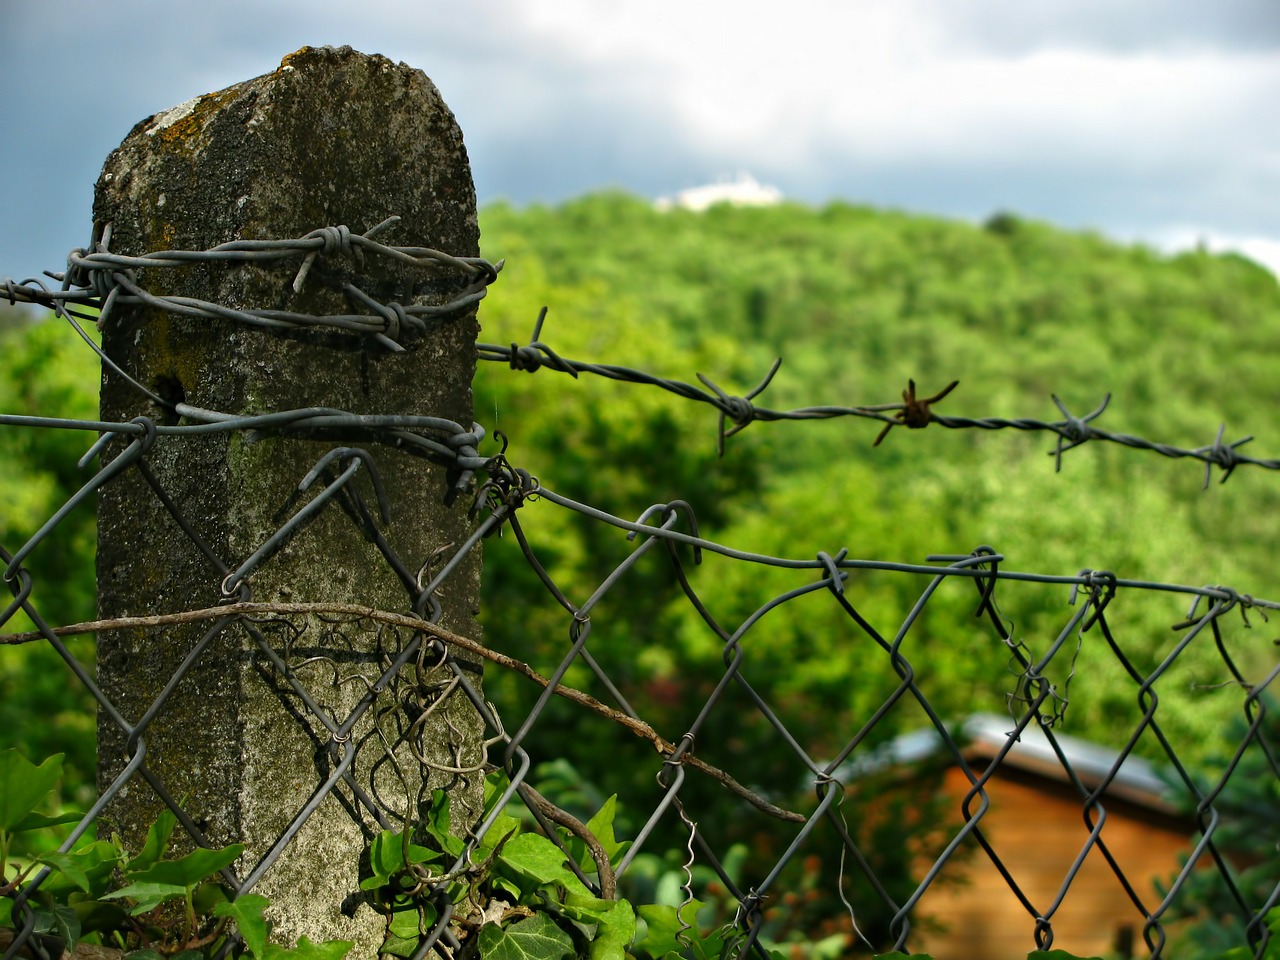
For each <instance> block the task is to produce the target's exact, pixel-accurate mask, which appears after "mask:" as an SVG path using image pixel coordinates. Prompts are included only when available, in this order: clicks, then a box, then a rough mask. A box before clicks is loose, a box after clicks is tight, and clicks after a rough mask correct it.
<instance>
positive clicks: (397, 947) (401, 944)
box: [381, 897, 439, 957]
mask: <svg viewBox="0 0 1280 960" xmlns="http://www.w3.org/2000/svg"><path fill="white" fill-rule="evenodd" d="M438 918H439V912H438V911H437V910H436V908H435V906H434V905H432V904H430V903H427V904H422V905H421V908H419V904H418V903H416V902H415V901H413V900H411V899H409V898H408V897H401V898H400V899H399V900H398V901H397V903H396V905H395V906H393V907H392V910H391V919H390V921H389V922H388V923H387V938H386V940H385V941H384V942H383V944H382V948H381V952H382V953H390V954H393V955H395V956H397V957H412V956H413V955H414V954H415V953H416V952H417V950H418V944H420V943H421V942H422V938H423V937H424V936H426V934H428V933H429V932H430V931H431V928H432V927H433V926H435V923H436V920H437V919H438Z"/></svg>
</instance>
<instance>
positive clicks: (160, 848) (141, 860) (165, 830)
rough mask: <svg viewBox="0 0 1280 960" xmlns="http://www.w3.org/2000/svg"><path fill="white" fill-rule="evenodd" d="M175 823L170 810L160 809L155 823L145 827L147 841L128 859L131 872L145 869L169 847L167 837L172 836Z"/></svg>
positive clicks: (176, 822)
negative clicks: (134, 855)
mask: <svg viewBox="0 0 1280 960" xmlns="http://www.w3.org/2000/svg"><path fill="white" fill-rule="evenodd" d="M177 824H178V818H177V817H176V816H174V813H173V811H172V810H168V809H166V810H164V811H162V812H161V813H160V816H158V817H156V820H155V823H153V824H151V826H150V827H149V828H148V829H147V842H146V843H144V844H143V845H142V850H141V851H139V852H138V855H137V856H136V857H133V858H132V859H131V860H130V861H129V870H130V871H133V872H137V871H140V870H146V869H147V868H148V867H150V866H151V865H152V864H154V863H155V862H156V861H158V860H159V859H160V858H161V857H163V856H164V855H165V851H167V850H168V849H169V838H170V837H171V836H173V828H174V827H176V826H177Z"/></svg>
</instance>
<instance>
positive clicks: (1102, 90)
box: [0, 0, 1280, 279]
mask: <svg viewBox="0 0 1280 960" xmlns="http://www.w3.org/2000/svg"><path fill="white" fill-rule="evenodd" d="M0 36H2V37H3V38H4V40H5V43H4V49H3V52H0V131H3V133H2V134H0V277H3V276H12V277H14V278H15V279H22V278H23V277H25V276H28V275H30V274H33V273H37V272H39V271H40V270H42V269H48V268H52V269H61V266H62V264H63V262H64V261H65V256H66V252H67V250H69V249H70V248H71V247H75V246H81V245H83V244H85V243H87V242H88V239H89V230H90V204H91V198H92V189H93V182H94V180H95V179H96V177H97V174H98V171H99V169H100V167H101V164H102V161H103V160H104V159H105V157H106V155H107V153H108V152H109V151H110V150H111V149H112V148H114V147H115V146H116V145H117V144H118V143H119V142H120V140H121V139H123V137H124V136H125V134H127V133H128V131H129V129H130V128H131V127H132V126H133V124H134V123H136V122H137V121H138V120H141V119H143V118H144V117H147V116H149V115H151V114H153V113H156V112H158V111H160V110H163V109H165V108H168V107H170V106H174V105H176V104H178V103H181V102H182V101H184V100H188V99H190V98H192V97H195V96H199V95H200V94H203V93H208V92H210V91H213V90H216V89H220V88H222V87H225V86H228V85H230V84H232V83H236V82H238V81H240V80H244V79H247V78H249V77H252V76H256V75H259V74H262V73H266V72H269V71H270V70H272V69H274V67H275V66H276V65H277V64H278V62H279V60H280V58H281V57H282V56H283V55H285V54H287V53H289V52H291V51H293V50H295V49H297V48H298V47H300V46H303V45H305V44H311V45H321V44H335V45H337V44H350V45H351V46H354V47H356V48H357V49H359V50H363V51H365V52H368V53H382V54H385V55H386V56H389V57H391V58H393V59H395V60H403V61H404V62H406V63H409V64H411V65H412V66H415V67H420V68H421V69H422V70H424V71H425V72H426V73H427V74H428V75H429V76H430V77H431V78H432V79H433V80H434V81H435V82H436V84H437V86H438V87H439V88H440V90H441V92H442V93H443V95H444V98H445V100H446V102H448V104H449V105H450V106H451V107H452V108H453V110H454V112H455V113H456V114H457V116H458V119H459V121H460V123H461V125H462V129H463V132H464V136H465V138H466V141H467V147H468V151H469V153H470V156H471V162H472V166H473V169H474V172H475V178H476V186H477V190H478V192H479V195H480V199H481V202H484V201H486V200H493V199H496V198H499V197H505V198H508V199H510V200H513V201H515V202H517V203H527V202H531V201H537V200H541V201H556V200H560V199H563V198H566V197H570V196H574V195H577V194H580V193H583V192H586V191H589V190H594V189H600V188H604V187H622V188H625V189H627V190H630V191H633V192H635V193H638V194H641V195H644V196H649V197H658V196H662V195H670V194H674V193H676V192H677V191H679V190H681V189H683V188H686V187H691V186H695V185H698V184H702V183H707V182H713V181H716V180H718V179H727V178H732V177H734V176H736V175H737V174H739V173H741V172H747V173H750V174H752V175H753V176H755V177H756V178H757V179H758V180H760V181H761V182H764V183H767V184H771V185H774V186H777V187H778V188H780V189H781V190H782V191H783V192H784V193H785V194H786V195H788V196H790V197H794V198H796V199H800V200H803V201H806V202H811V203H815V204H816V203H822V202H824V201H826V200H829V199H833V198H840V199H845V200H851V201H855V202H863V203H871V204H875V205H879V206H892V207H899V208H905V209H909V210H917V211H923V212H929V213H936V214H944V215H948V216H955V217H963V218H968V219H973V220H980V219H983V218H985V217H987V216H989V215H990V214H991V213H993V212H995V211H997V210H1009V211H1013V212H1016V213H1019V214H1023V215H1027V216H1031V217H1036V218H1040V219H1045V220H1049V221H1052V222H1055V223H1058V224H1061V225H1063V226H1066V227H1071V228H1092V229H1098V230H1101V231H1103V232H1104V233H1107V234H1109V235H1111V236H1114V237H1117V238H1121V239H1140V240H1143V241H1145V242H1148V243H1151V244H1153V245H1156V246H1160V247H1169V246H1171V245H1182V246H1187V245H1191V244H1193V243H1195V242H1196V240H1197V239H1204V240H1206V241H1207V242H1208V243H1209V244H1210V245H1211V246H1214V247H1230V248H1234V249H1240V250H1243V251H1245V252H1246V253H1249V254H1250V255H1252V256H1254V257H1255V259H1259V260H1262V261H1267V262H1269V264H1270V265H1271V266H1272V267H1273V269H1280V122H1278V121H1280V117H1278V113H1280V0H843V2H839V0H789V2H787V3H785V4H781V3H769V4H765V3H761V2H757V0H733V2H726V0H705V2H700V0H643V2H638V0H592V2H589V0H542V2H536V0H472V2H459V0H452V2H448V3H445V2H437V0H360V2H350V0H346V2H339V0H306V2H301V0H297V2H295V0H281V2H271V0H226V2H218V0H205V2H201V3H196V2H181V0H166V2H149V0H111V2H104V0H93V2H90V0H75V2H72V0H0ZM499 253H500V252H499Z"/></svg>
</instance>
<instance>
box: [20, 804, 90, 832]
mask: <svg viewBox="0 0 1280 960" xmlns="http://www.w3.org/2000/svg"><path fill="white" fill-rule="evenodd" d="M83 818H84V814H83V813H79V812H77V811H75V810H67V811H65V812H63V813H58V814H54V815H53V816H46V815H45V814H43V813H28V814H27V815H26V816H25V817H23V818H22V819H21V820H20V821H19V822H18V823H16V824H14V826H13V831H12V832H13V833H23V832H25V831H27V830H43V829H44V828H45V827H56V826H58V825H59V824H63V823H76V822H78V821H80V820H82V819H83Z"/></svg>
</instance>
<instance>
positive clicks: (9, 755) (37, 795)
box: [0, 747, 63, 833]
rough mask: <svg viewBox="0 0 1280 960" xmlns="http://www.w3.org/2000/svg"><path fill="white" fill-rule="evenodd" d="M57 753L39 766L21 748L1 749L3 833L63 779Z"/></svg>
mask: <svg viewBox="0 0 1280 960" xmlns="http://www.w3.org/2000/svg"><path fill="white" fill-rule="evenodd" d="M62 757H63V755H62V754H61V753H56V754H54V755H53V756H52V757H50V758H49V759H48V760H46V761H45V762H44V763H42V764H40V766H38V767H37V766H36V765H35V764H34V763H32V762H31V761H30V760H28V759H27V758H26V757H24V756H23V755H22V754H21V753H19V752H18V751H17V748H15V747H10V748H9V749H8V750H0V833H12V832H14V831H15V829H16V828H17V826H18V824H20V823H22V821H23V820H24V819H26V817H27V815H28V814H29V813H31V812H32V811H33V810H34V809H35V808H36V806H37V804H39V803H40V801H41V800H43V799H44V798H45V797H46V796H47V795H48V793H49V791H50V790H52V789H53V788H54V787H55V786H56V785H57V783H58V781H59V780H60V779H62Z"/></svg>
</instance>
